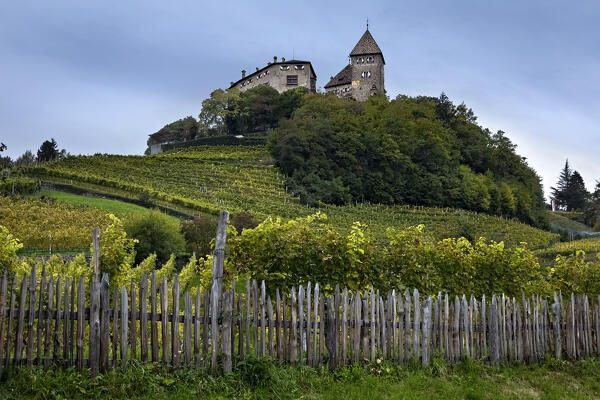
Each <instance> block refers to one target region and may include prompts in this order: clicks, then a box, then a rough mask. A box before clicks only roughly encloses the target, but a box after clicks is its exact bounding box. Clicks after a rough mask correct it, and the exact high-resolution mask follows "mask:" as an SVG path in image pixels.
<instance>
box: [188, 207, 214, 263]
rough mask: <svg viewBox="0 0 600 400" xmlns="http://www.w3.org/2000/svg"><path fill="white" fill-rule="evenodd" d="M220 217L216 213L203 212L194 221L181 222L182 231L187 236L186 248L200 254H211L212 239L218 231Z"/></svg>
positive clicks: (190, 251)
mask: <svg viewBox="0 0 600 400" xmlns="http://www.w3.org/2000/svg"><path fill="white" fill-rule="evenodd" d="M217 223H218V218H217V217H215V216H214V215H207V214H201V215H199V216H196V217H194V219H193V220H192V221H183V222H182V223H181V232H182V233H183V236H184V237H185V241H186V250H187V251H188V252H189V253H196V254H198V255H204V254H209V253H210V252H211V250H212V246H211V241H212V240H213V239H214V238H215V234H216V232H217Z"/></svg>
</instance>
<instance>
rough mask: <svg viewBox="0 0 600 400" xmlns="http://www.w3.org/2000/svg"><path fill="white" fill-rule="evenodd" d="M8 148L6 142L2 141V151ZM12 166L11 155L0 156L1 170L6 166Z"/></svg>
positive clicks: (0, 151) (0, 147)
mask: <svg viewBox="0 0 600 400" xmlns="http://www.w3.org/2000/svg"><path fill="white" fill-rule="evenodd" d="M4 150H6V145H5V144H4V143H0V153H2V152H3V151H4ZM11 166H12V160H11V159H10V157H8V156H7V157H2V156H0V170H2V169H4V168H9V167H11Z"/></svg>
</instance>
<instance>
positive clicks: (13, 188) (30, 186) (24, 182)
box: [0, 176, 40, 196]
mask: <svg viewBox="0 0 600 400" xmlns="http://www.w3.org/2000/svg"><path fill="white" fill-rule="evenodd" d="M39 188H40V182H39V181H38V180H37V179H32V178H25V177H10V178H9V177H4V176H3V177H0V195H5V196H13V195H23V194H30V193H35V192H36V191H38V190H39Z"/></svg>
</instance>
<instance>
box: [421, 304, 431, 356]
mask: <svg viewBox="0 0 600 400" xmlns="http://www.w3.org/2000/svg"><path fill="white" fill-rule="evenodd" d="M430 324H431V296H429V297H428V298H427V300H426V301H425V305H424V306H423V346H422V363H423V365H429V325H430Z"/></svg>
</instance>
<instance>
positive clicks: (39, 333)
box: [0, 265, 48, 376]
mask: <svg viewBox="0 0 600 400" xmlns="http://www.w3.org/2000/svg"><path fill="white" fill-rule="evenodd" d="M4 273H5V274H6V270H4ZM7 280H8V277H7V276H5V277H4V279H3V280H2V281H3V282H4V284H5V285H6V284H7V283H8V282H7ZM45 288H46V266H45V265H44V266H43V267H42V275H41V277H40V292H39V297H38V322H37V359H38V365H42V358H43V356H44V355H43V349H42V343H43V337H42V332H43V328H44V318H46V317H48V315H45V313H44V289H45ZM0 302H1V304H0V308H1V307H4V306H5V303H4V302H5V300H1V299H0ZM0 311H1V312H0V316H1V317H0V360H2V339H4V332H3V331H2V327H3V322H4V309H2V310H0ZM1 375H2V363H1V362H0V376H1Z"/></svg>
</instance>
